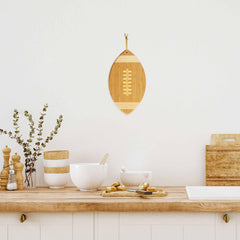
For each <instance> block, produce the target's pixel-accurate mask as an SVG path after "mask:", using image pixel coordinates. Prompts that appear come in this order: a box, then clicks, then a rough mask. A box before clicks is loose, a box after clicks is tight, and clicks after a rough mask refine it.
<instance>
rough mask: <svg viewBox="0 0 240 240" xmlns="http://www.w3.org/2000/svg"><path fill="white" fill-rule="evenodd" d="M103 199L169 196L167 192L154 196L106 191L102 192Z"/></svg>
mask: <svg viewBox="0 0 240 240" xmlns="http://www.w3.org/2000/svg"><path fill="white" fill-rule="evenodd" d="M102 196H103V197H144V198H152V197H165V196H167V192H165V191H160V192H153V193H152V195H141V194H140V195H139V194H138V193H135V192H128V191H116V192H109V193H106V192H105V191H103V192H102Z"/></svg>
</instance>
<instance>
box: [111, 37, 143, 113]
mask: <svg viewBox="0 0 240 240" xmlns="http://www.w3.org/2000/svg"><path fill="white" fill-rule="evenodd" d="M125 38H126V50H124V51H123V52H122V53H121V54H120V55H119V56H118V57H117V59H116V60H115V62H114V63H113V65H112V68H111V71H110V74H109V90H110V94H111V97H112V99H113V101H114V102H115V104H116V105H117V107H118V108H119V109H120V110H121V111H122V112H124V113H126V114H129V113H131V112H132V111H133V110H134V109H135V108H136V107H137V106H138V104H139V103H140V102H141V101H142V98H143V96H144V92H145V88H146V77H145V73H144V69H143V67H142V64H141V63H140V62H139V60H138V59H137V57H136V56H135V55H134V54H133V53H132V52H131V51H129V50H128V46H127V41H128V35H127V34H125Z"/></svg>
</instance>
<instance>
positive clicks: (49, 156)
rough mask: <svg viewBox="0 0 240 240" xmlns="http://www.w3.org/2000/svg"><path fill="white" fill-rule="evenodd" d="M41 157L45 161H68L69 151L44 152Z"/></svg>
mask: <svg viewBox="0 0 240 240" xmlns="http://www.w3.org/2000/svg"><path fill="white" fill-rule="evenodd" d="M43 157H44V159H45V160H61V159H69V151H68V150H57V151H46V152H43Z"/></svg>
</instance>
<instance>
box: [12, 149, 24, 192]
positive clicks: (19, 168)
mask: <svg viewBox="0 0 240 240" xmlns="http://www.w3.org/2000/svg"><path fill="white" fill-rule="evenodd" d="M20 158H21V157H20V156H19V155H17V153H15V155H14V156H12V160H13V162H14V170H15V171H16V180H17V189H18V190H23V189H24V184H23V174H22V170H23V167H24V164H23V163H21V162H20Z"/></svg>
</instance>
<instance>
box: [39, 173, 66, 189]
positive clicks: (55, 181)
mask: <svg viewBox="0 0 240 240" xmlns="http://www.w3.org/2000/svg"><path fill="white" fill-rule="evenodd" d="M68 179H69V173H56V174H53V173H44V181H45V183H46V184H47V185H48V186H49V188H51V189H58V188H64V186H65V185H66V184H67V182H68Z"/></svg>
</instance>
